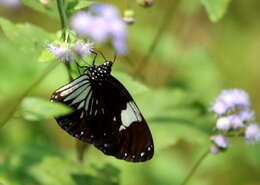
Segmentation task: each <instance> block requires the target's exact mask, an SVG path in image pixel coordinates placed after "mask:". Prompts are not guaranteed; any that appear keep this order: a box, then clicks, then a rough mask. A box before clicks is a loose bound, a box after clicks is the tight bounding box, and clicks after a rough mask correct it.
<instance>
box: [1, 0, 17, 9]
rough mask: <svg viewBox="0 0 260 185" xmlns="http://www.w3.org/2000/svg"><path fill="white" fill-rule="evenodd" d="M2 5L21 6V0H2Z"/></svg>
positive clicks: (8, 6)
mask: <svg viewBox="0 0 260 185" xmlns="http://www.w3.org/2000/svg"><path fill="white" fill-rule="evenodd" d="M0 6H3V7H5V8H18V7H19V6H21V2H20V1H19V0H0Z"/></svg>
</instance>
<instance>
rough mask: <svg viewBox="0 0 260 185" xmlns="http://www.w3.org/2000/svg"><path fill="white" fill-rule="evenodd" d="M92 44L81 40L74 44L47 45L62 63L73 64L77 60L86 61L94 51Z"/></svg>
mask: <svg viewBox="0 0 260 185" xmlns="http://www.w3.org/2000/svg"><path fill="white" fill-rule="evenodd" d="M93 45H94V44H93V43H92V42H89V41H88V42H84V41H81V40H78V41H76V42H75V43H72V44H64V43H58V44H53V43H52V44H47V49H48V50H49V52H50V53H51V54H52V55H54V57H55V58H56V59H58V60H59V61H61V62H65V63H66V62H73V61H75V60H76V59H84V58H85V57H87V56H89V55H90V54H91V51H92V49H93Z"/></svg>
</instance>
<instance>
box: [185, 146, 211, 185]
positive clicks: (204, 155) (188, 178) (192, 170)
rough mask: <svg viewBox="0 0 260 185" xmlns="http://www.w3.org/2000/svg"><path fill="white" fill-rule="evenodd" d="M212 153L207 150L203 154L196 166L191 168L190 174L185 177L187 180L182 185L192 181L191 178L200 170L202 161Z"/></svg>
mask: <svg viewBox="0 0 260 185" xmlns="http://www.w3.org/2000/svg"><path fill="white" fill-rule="evenodd" d="M209 153H210V151H209V150H207V151H206V152H204V153H203V154H202V156H201V157H200V158H199V159H198V161H197V162H196V163H195V164H194V166H193V167H192V168H191V170H190V172H189V173H188V175H187V176H186V177H185V179H184V180H183V182H182V183H181V185H186V184H187V182H188V181H189V180H190V178H191V177H192V176H193V175H194V173H195V172H196V170H197V169H198V167H199V166H200V165H201V163H202V161H203V160H204V159H205V158H206V157H207V156H208V154H209Z"/></svg>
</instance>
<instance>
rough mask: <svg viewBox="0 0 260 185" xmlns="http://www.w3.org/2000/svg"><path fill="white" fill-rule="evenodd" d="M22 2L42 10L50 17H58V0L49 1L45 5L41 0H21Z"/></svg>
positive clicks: (39, 10)
mask: <svg viewBox="0 0 260 185" xmlns="http://www.w3.org/2000/svg"><path fill="white" fill-rule="evenodd" d="M21 2H22V3H23V4H24V5H26V6H28V7H30V8H32V9H34V10H36V11H38V12H41V13H44V14H46V15H48V16H50V17H54V18H57V17H58V11H57V4H56V1H53V0H51V1H48V4H46V5H44V4H42V3H41V2H40V1H38V0H37V1H36V0H21Z"/></svg>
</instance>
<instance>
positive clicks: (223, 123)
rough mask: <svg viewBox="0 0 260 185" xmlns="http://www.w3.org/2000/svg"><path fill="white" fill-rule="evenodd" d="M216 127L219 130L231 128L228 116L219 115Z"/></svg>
mask: <svg viewBox="0 0 260 185" xmlns="http://www.w3.org/2000/svg"><path fill="white" fill-rule="evenodd" d="M216 128H217V129H218V130H221V131H228V130H229V129H231V122H230V119H229V118H228V117H221V118H219V119H218V120H217V123H216Z"/></svg>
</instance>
